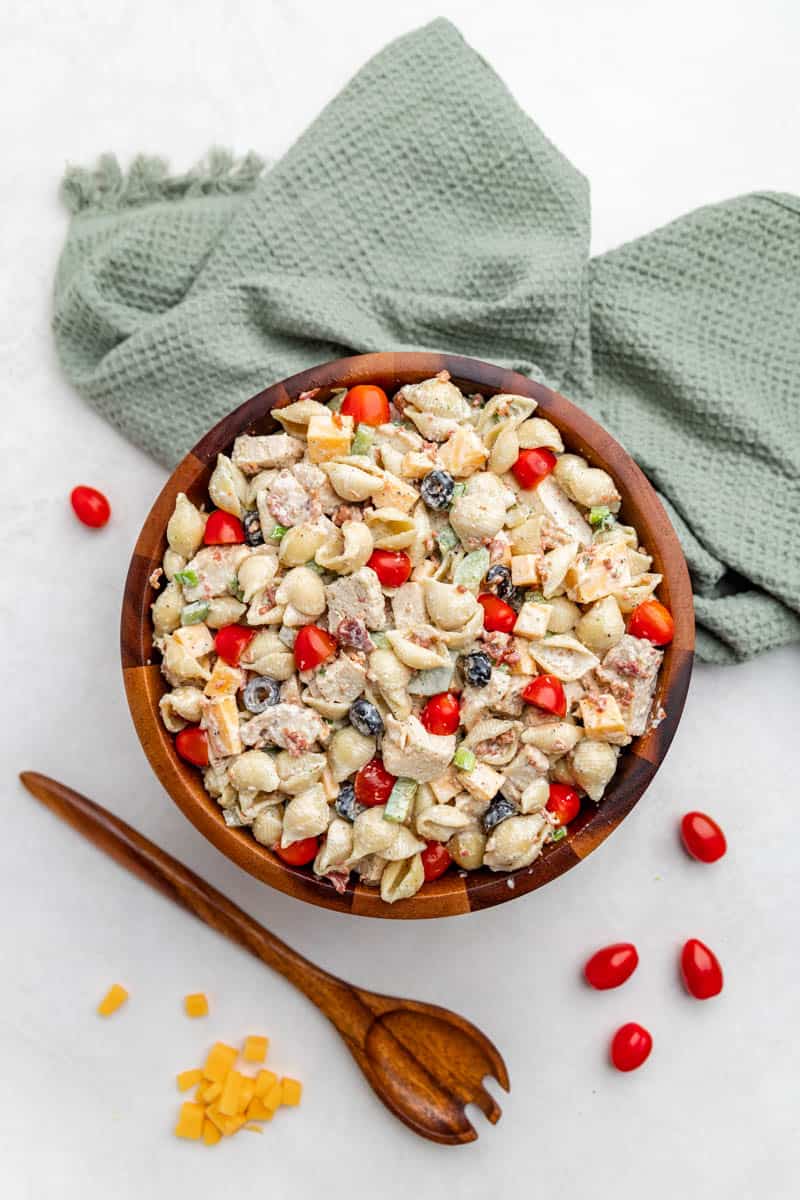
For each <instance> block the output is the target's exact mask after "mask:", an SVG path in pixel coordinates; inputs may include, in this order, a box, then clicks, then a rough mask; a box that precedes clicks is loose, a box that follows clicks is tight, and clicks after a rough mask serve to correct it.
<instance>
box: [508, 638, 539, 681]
mask: <svg viewBox="0 0 800 1200" xmlns="http://www.w3.org/2000/svg"><path fill="white" fill-rule="evenodd" d="M513 645H514V653H515V658H514V661H513V662H512V663H509V671H510V672H511V674H512V675H538V674H539V668H538V667H537V665H536V660H535V659H534V658H532V657H531V654H530V652H529V650H528V647H529V646H530V642H525V641H523V640H522V638H520V639H519V640H518V641H516V642H514V643H513Z"/></svg>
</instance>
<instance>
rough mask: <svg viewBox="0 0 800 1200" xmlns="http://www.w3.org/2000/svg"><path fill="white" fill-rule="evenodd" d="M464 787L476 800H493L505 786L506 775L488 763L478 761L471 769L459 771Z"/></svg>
mask: <svg viewBox="0 0 800 1200" xmlns="http://www.w3.org/2000/svg"><path fill="white" fill-rule="evenodd" d="M459 774H460V777H461V783H462V785H463V787H465V788H466V790H467V791H468V792H469V793H470V795H471V796H474V797H475V799H476V800H486V801H489V800H493V799H494V797H495V796H496V795H497V793H498V792H499V791H500V788H501V787H502V786H503V782H504V778H505V777H504V776H503V775H500V774H499V772H497V771H493V770H492V768H491V767H490V766H487V764H486V763H482V762H479V763H476V764H475V766H474V767H473V768H472V770H471V771H461V772H459Z"/></svg>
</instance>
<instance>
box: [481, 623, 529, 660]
mask: <svg viewBox="0 0 800 1200" xmlns="http://www.w3.org/2000/svg"><path fill="white" fill-rule="evenodd" d="M483 648H484V650H485V651H486V653H487V654H488V655H489V657H490V658H493V659H494V661H495V662H496V663H508V664H509V665H511V664H512V663H518V662H519V661H520V657H521V655H520V652H519V650H517V649H516V648H515V645H514V641H513V639H512V636H511V634H510V633H500V632H498V631H495V632H493V633H484V635H483Z"/></svg>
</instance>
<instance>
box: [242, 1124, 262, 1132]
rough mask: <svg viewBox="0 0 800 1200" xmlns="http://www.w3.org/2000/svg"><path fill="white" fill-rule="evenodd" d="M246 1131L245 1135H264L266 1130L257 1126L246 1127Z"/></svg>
mask: <svg viewBox="0 0 800 1200" xmlns="http://www.w3.org/2000/svg"><path fill="white" fill-rule="evenodd" d="M244 1131H245V1133H263V1132H264V1130H263V1129H259V1127H258V1126H257V1125H245V1126H244Z"/></svg>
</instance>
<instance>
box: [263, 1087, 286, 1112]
mask: <svg viewBox="0 0 800 1200" xmlns="http://www.w3.org/2000/svg"><path fill="white" fill-rule="evenodd" d="M282 1094H283V1093H282V1091H281V1085H280V1081H279V1080H277V1079H276V1080H275V1082H274V1083H273V1085H272V1087H271V1088H270V1089H269V1091H268V1092H267V1094H266V1095H265V1096H263V1097H262V1099H261V1103H262V1104H263V1105H264V1107H265V1108H271V1109H272V1111H273V1112H274V1111H275V1109H276V1108H280V1105H281V1096H282Z"/></svg>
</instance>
